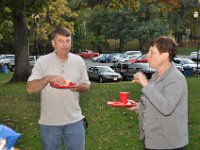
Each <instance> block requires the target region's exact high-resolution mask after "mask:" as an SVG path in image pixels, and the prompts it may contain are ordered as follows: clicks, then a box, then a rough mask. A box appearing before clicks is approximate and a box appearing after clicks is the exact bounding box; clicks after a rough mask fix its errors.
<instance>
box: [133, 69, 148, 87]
mask: <svg viewBox="0 0 200 150" xmlns="http://www.w3.org/2000/svg"><path fill="white" fill-rule="evenodd" d="M133 76H134V80H133V81H134V82H137V83H140V84H141V85H142V87H145V86H146V85H147V84H148V80H147V77H146V75H145V74H143V73H142V72H137V73H135V74H134V75H133Z"/></svg>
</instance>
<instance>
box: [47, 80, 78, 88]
mask: <svg viewBox="0 0 200 150" xmlns="http://www.w3.org/2000/svg"><path fill="white" fill-rule="evenodd" d="M50 85H51V86H52V87H53V88H57V89H68V88H74V87H75V86H76V83H75V82H70V84H69V85H68V86H65V85H59V84H57V83H56V82H51V83H50Z"/></svg>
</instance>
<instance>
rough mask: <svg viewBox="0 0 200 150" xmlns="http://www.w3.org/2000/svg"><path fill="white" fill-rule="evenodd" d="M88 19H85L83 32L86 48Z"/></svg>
mask: <svg viewBox="0 0 200 150" xmlns="http://www.w3.org/2000/svg"><path fill="white" fill-rule="evenodd" d="M86 23H87V22H86V21H83V32H84V38H85V49H87V28H86Z"/></svg>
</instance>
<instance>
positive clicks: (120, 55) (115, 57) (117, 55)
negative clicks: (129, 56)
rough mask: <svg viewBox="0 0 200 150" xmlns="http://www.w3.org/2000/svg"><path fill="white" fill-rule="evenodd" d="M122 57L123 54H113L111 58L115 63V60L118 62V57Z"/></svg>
mask: <svg viewBox="0 0 200 150" xmlns="http://www.w3.org/2000/svg"><path fill="white" fill-rule="evenodd" d="M122 58H124V54H120V53H119V54H116V55H115V56H113V58H112V62H113V63H115V62H118V61H119V60H120V59H122Z"/></svg>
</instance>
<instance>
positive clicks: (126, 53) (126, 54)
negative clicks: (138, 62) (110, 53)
mask: <svg viewBox="0 0 200 150" xmlns="http://www.w3.org/2000/svg"><path fill="white" fill-rule="evenodd" d="M124 55H125V56H128V55H135V56H138V57H139V56H142V52H141V51H127V52H125V53H124Z"/></svg>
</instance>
